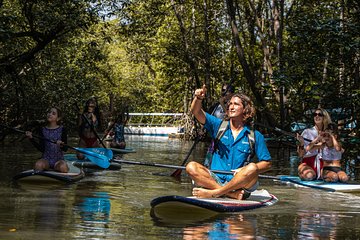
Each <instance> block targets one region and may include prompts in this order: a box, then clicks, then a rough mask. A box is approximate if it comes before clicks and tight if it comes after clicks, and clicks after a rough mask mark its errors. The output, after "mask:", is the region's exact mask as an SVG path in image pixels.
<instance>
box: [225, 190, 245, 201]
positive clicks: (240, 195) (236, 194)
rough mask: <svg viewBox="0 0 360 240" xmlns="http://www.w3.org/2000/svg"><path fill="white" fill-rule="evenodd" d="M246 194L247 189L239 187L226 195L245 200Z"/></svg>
mask: <svg viewBox="0 0 360 240" xmlns="http://www.w3.org/2000/svg"><path fill="white" fill-rule="evenodd" d="M244 195H245V191H244V190H243V189H239V190H236V191H233V192H229V193H227V194H226V196H228V197H229V198H234V199H237V200H243V199H244V197H245V196H244Z"/></svg>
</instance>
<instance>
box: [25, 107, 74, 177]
mask: <svg viewBox="0 0 360 240" xmlns="http://www.w3.org/2000/svg"><path fill="white" fill-rule="evenodd" d="M61 119H62V112H61V111H60V109H59V108H57V107H53V108H50V109H49V111H48V112H47V115H46V121H47V124H46V126H45V127H41V128H40V129H39V136H40V137H41V138H43V139H42V140H40V141H39V142H37V141H35V139H34V138H33V136H32V132H30V131H27V132H25V134H26V136H27V137H28V138H29V139H30V141H31V142H32V143H33V144H34V146H35V147H36V148H37V149H38V150H39V151H41V152H42V157H41V159H40V160H38V161H37V162H36V163H35V170H38V171H43V170H49V169H54V170H56V171H59V172H63V173H67V172H68V171H69V167H68V165H67V164H66V162H65V160H64V153H63V151H66V150H67V148H66V147H65V146H63V145H64V144H66V143H67V131H66V129H65V128H64V126H62V125H60V123H61ZM44 139H50V140H52V141H56V144H55V143H52V142H49V141H45V140H44Z"/></svg>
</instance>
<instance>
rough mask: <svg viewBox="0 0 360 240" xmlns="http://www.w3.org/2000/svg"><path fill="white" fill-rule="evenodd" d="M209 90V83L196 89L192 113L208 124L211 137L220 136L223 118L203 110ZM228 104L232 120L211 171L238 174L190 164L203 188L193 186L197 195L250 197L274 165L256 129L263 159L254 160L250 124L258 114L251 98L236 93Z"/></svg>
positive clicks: (191, 172) (189, 171)
mask: <svg viewBox="0 0 360 240" xmlns="http://www.w3.org/2000/svg"><path fill="white" fill-rule="evenodd" d="M205 93H206V88H205V86H204V87H203V88H202V89H197V90H196V91H195V97H194V100H193V102H192V104H191V112H192V113H193V114H194V116H195V117H196V119H197V120H198V121H199V122H200V123H201V124H204V128H205V129H206V130H207V131H208V132H209V133H210V135H211V137H212V138H213V139H216V135H217V132H218V129H219V127H220V126H221V123H222V120H221V119H218V118H216V117H214V116H211V115H210V114H208V113H205V111H204V110H203V109H202V100H203V99H204V98H205ZM227 107H228V109H227V111H228V117H229V122H228V124H227V127H226V129H225V131H224V134H223V135H222V137H221V138H220V139H219V140H218V141H217V143H216V150H215V152H214V155H213V158H212V162H211V164H210V170H225V171H234V175H226V174H214V173H212V172H211V171H210V170H209V169H208V168H206V167H205V166H203V165H201V164H200V163H198V162H194V161H192V162H190V163H189V164H187V166H186V172H187V174H188V175H189V176H190V177H191V179H192V180H193V181H194V182H195V184H196V185H197V186H200V187H202V188H194V189H193V195H194V196H196V197H199V198H209V197H220V196H223V195H226V196H228V197H230V198H235V199H239V200H241V199H246V198H247V197H249V196H250V193H251V192H252V191H255V190H256V189H257V186H258V175H259V173H262V172H265V171H267V170H269V169H270V167H271V162H270V161H271V157H270V153H269V151H268V149H267V147H266V144H265V140H264V136H263V135H262V134H261V133H260V132H258V131H255V132H254V135H255V136H254V137H255V146H254V147H255V153H256V155H257V158H258V159H259V161H258V162H257V163H253V162H250V160H251V159H250V156H251V153H252V150H251V146H250V141H249V135H250V132H251V131H250V128H249V125H250V122H251V121H252V118H253V117H254V115H255V108H254V107H253V103H252V101H251V100H250V98H249V97H247V96H245V95H243V94H239V93H235V94H234V95H233V96H232V97H231V99H230V101H229V102H228V105H227ZM247 163H248V164H247Z"/></svg>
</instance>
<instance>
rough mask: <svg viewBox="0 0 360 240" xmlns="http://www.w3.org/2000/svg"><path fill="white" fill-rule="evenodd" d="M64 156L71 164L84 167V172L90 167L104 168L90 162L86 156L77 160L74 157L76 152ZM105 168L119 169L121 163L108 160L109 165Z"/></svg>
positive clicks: (95, 168) (93, 168) (92, 168)
mask: <svg viewBox="0 0 360 240" xmlns="http://www.w3.org/2000/svg"><path fill="white" fill-rule="evenodd" d="M64 158H65V160H66V161H68V162H71V164H72V165H74V166H75V167H78V168H82V169H86V172H87V170H88V169H90V170H104V169H105V168H102V167H100V166H98V165H97V164H95V163H93V162H91V161H90V160H88V159H87V158H86V157H85V159H84V160H79V159H78V158H77V157H76V154H65V155H64ZM106 169H107V170H119V169H121V164H120V163H115V162H110V165H109V167H108V168H106Z"/></svg>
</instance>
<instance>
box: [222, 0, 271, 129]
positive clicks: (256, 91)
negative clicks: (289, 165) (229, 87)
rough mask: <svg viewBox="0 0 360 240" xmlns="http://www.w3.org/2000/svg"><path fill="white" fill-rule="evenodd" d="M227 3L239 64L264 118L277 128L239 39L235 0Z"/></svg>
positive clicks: (227, 0) (229, 0)
mask: <svg viewBox="0 0 360 240" xmlns="http://www.w3.org/2000/svg"><path fill="white" fill-rule="evenodd" d="M226 3H227V9H228V14H229V17H230V25H231V31H232V35H233V38H234V43H235V47H236V53H237V56H238V59H239V62H240V64H241V67H242V69H243V72H244V75H245V79H246V80H247V82H248V84H249V85H250V89H251V91H252V93H253V94H254V96H255V100H256V102H257V103H258V105H259V106H260V107H261V108H262V109H263V114H264V117H265V118H266V120H267V122H268V123H269V124H270V125H271V126H275V125H276V123H275V119H274V117H273V116H272V115H271V113H270V112H269V111H268V109H267V107H266V102H265V99H264V97H263V96H262V95H261V93H260V91H259V89H258V88H257V86H256V79H255V75H254V72H253V71H252V70H251V69H250V66H249V64H248V62H247V60H246V57H245V53H244V48H243V47H242V44H241V41H240V38H239V31H238V28H237V25H236V19H235V13H236V11H235V8H234V2H233V0H226Z"/></svg>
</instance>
